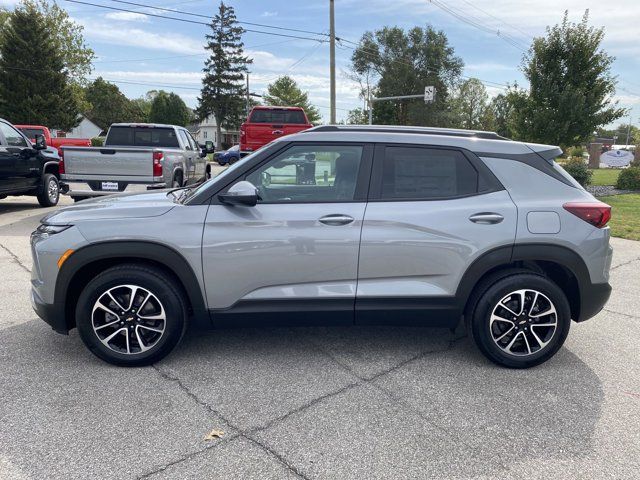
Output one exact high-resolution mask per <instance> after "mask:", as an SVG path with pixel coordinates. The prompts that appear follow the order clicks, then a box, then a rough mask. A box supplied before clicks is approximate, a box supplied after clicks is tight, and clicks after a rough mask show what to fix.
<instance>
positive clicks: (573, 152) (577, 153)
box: [566, 145, 585, 159]
mask: <svg viewBox="0 0 640 480" xmlns="http://www.w3.org/2000/svg"><path fill="white" fill-rule="evenodd" d="M566 153H567V157H569V158H571V157H576V158H578V159H582V157H583V156H584V153H585V149H584V147H583V146H582V145H578V146H576V147H569V148H567V152H566Z"/></svg>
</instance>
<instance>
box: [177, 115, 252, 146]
mask: <svg viewBox="0 0 640 480" xmlns="http://www.w3.org/2000/svg"><path fill="white" fill-rule="evenodd" d="M187 128H188V130H189V131H190V132H191V133H192V134H193V136H194V137H196V141H197V142H198V143H204V142H206V141H207V140H211V141H212V142H213V143H214V144H215V143H216V140H217V138H216V136H217V131H216V119H215V118H214V116H213V115H209V116H208V117H207V118H205V119H204V120H203V121H202V122H200V123H199V124H197V125H189V126H188V127H187ZM239 141H240V132H238V131H237V130H227V129H226V128H224V127H223V128H222V146H223V147H224V148H229V147H231V146H233V145H236V144H237V143H238V142H239Z"/></svg>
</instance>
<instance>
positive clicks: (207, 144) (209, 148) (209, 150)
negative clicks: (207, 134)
mask: <svg viewBox="0 0 640 480" xmlns="http://www.w3.org/2000/svg"><path fill="white" fill-rule="evenodd" d="M204 149H205V150H206V151H207V153H213V152H214V151H215V150H216V147H215V145H214V144H213V142H212V141H211V140H207V141H206V142H204Z"/></svg>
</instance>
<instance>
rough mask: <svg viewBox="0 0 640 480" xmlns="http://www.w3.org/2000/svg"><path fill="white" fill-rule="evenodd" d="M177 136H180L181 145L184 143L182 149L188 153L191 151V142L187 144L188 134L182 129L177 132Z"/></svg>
mask: <svg viewBox="0 0 640 480" xmlns="http://www.w3.org/2000/svg"><path fill="white" fill-rule="evenodd" d="M178 132H179V135H180V140H181V142H182V143H184V144H185V145H184V149H185V150H189V151H193V147H192V146H191V142H189V134H188V133H187V131H186V130H183V129H182V128H181V129H180V130H178Z"/></svg>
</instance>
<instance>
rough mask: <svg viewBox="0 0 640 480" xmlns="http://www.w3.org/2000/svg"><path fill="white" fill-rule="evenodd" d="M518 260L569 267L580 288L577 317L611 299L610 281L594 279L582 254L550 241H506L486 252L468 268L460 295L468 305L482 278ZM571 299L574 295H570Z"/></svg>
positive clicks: (593, 311) (585, 316)
mask: <svg viewBox="0 0 640 480" xmlns="http://www.w3.org/2000/svg"><path fill="white" fill-rule="evenodd" d="M518 261H546V262H553V263H556V264H558V265H561V266H563V267H565V268H566V269H568V270H569V271H570V272H571V273H572V274H573V276H574V277H575V279H576V281H577V284H578V289H579V297H580V298H579V313H578V315H577V316H576V318H574V320H575V321H578V322H580V321H584V320H587V319H589V318H591V317H593V316H594V315H596V314H597V313H598V312H599V311H600V310H601V309H602V307H603V306H604V304H605V303H606V302H607V300H608V299H609V294H610V292H611V286H610V285H609V284H608V283H592V281H591V276H590V274H589V269H588V268H587V265H586V263H585V262H584V260H583V259H582V257H581V256H580V255H579V254H578V253H577V252H575V251H574V250H571V249H570V248H568V247H564V246H561V245H554V244H548V243H527V244H514V245H504V246H501V247H497V248H494V249H492V250H489V251H487V252H485V253H483V254H482V255H481V256H480V257H479V258H477V259H476V260H475V261H474V262H473V263H472V264H471V265H470V266H469V268H467V270H466V271H465V273H464V275H463V276H462V279H461V281H460V284H459V285H458V289H457V291H456V298H457V301H458V303H459V305H461V308H464V306H465V305H466V302H467V300H468V298H469V296H470V295H471V293H472V292H473V289H474V288H475V286H476V285H477V284H478V282H479V281H480V279H481V278H482V277H483V276H484V275H486V274H487V273H489V272H490V271H492V270H494V269H496V268H497V267H500V266H501V265H509V264H512V263H513V262H518ZM569 300H570V302H571V299H569Z"/></svg>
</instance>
